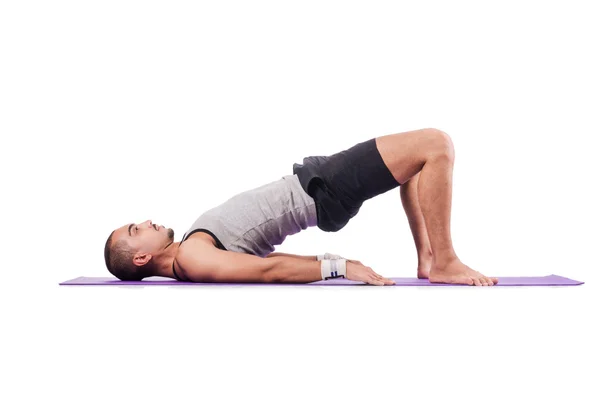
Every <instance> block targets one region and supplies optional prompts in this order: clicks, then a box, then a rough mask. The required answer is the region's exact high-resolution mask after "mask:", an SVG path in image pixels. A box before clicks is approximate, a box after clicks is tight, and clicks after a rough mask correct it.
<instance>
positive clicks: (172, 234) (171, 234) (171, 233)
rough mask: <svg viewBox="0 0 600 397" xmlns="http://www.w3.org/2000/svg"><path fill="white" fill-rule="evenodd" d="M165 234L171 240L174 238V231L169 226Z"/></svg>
mask: <svg viewBox="0 0 600 397" xmlns="http://www.w3.org/2000/svg"><path fill="white" fill-rule="evenodd" d="M167 236H168V237H169V240H171V241H173V239H174V238H175V232H174V231H173V229H171V228H169V229H168V230H167Z"/></svg>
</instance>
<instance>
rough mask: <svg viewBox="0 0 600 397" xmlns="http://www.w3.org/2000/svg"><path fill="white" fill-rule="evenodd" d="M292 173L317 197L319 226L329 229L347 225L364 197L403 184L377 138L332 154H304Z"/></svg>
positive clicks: (330, 230) (315, 198)
mask: <svg viewBox="0 0 600 397" xmlns="http://www.w3.org/2000/svg"><path fill="white" fill-rule="evenodd" d="M293 172H294V174H295V175H297V176H298V179H299V181H300V184H301V185H302V188H303V189H304V191H305V192H306V193H307V194H308V195H309V196H311V197H312V198H313V199H314V200H315V204H316V210H317V226H318V227H319V229H321V230H323V231H326V232H336V231H338V230H340V229H341V228H343V227H344V226H346V224H347V223H348V221H349V220H350V219H351V218H352V217H354V216H355V215H356V214H357V213H358V210H359V209H360V207H361V206H362V204H363V202H364V201H365V200H368V199H370V198H372V197H375V196H377V195H379V194H381V193H384V192H387V191H388V190H391V189H394V188H395V187H398V186H400V184H399V183H398V181H396V179H395V178H394V176H393V175H392V173H391V172H390V170H389V169H388V168H387V166H386V165H385V163H384V162H383V159H382V158H381V155H380V154H379V150H377V146H376V144H375V138H372V139H369V140H368V141H365V142H361V143H358V144H356V145H354V146H352V147H351V148H350V149H347V150H343V151H341V152H339V153H336V154H333V155H331V156H309V157H305V158H304V160H303V162H302V164H297V163H294V166H293Z"/></svg>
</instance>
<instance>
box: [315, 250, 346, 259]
mask: <svg viewBox="0 0 600 397" xmlns="http://www.w3.org/2000/svg"><path fill="white" fill-rule="evenodd" d="M323 259H346V258H343V257H341V256H339V255H336V254H330V253H329V252H326V253H324V254H319V255H317V260H318V261H322V260H323Z"/></svg>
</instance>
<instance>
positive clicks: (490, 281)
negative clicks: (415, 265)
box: [429, 258, 498, 286]
mask: <svg viewBox="0 0 600 397" xmlns="http://www.w3.org/2000/svg"><path fill="white" fill-rule="evenodd" d="M429 281H430V282H432V283H444V284H464V285H477V286H488V285H495V284H498V279H497V278H494V277H486V276H484V275H483V274H481V273H479V272H478V271H475V270H473V269H471V268H470V267H469V266H467V265H465V264H464V263H462V262H461V261H460V260H459V259H458V258H457V259H454V260H452V261H450V262H447V263H443V264H437V263H435V264H432V265H431V270H430V271H429Z"/></svg>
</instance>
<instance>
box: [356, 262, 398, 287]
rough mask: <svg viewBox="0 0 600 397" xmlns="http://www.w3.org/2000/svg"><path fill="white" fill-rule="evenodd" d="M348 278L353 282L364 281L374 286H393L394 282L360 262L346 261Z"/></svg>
mask: <svg viewBox="0 0 600 397" xmlns="http://www.w3.org/2000/svg"><path fill="white" fill-rule="evenodd" d="M346 278H347V279H348V280H352V281H362V282H365V283H367V284H373V285H393V284H396V283H395V282H394V280H390V279H389V278H385V277H383V276H380V275H379V274H377V273H375V272H374V271H373V269H371V268H370V267H367V266H365V265H363V264H362V262H360V261H355V260H351V259H346Z"/></svg>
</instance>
